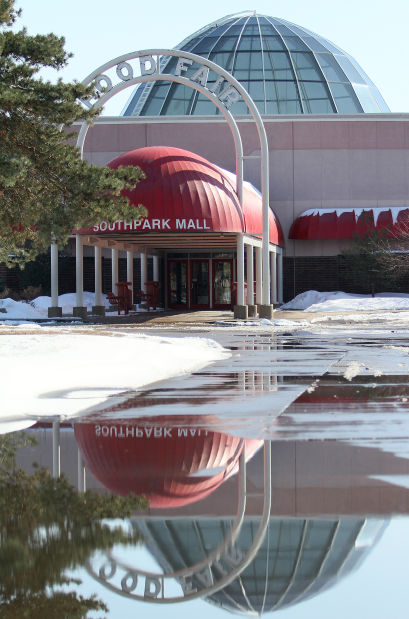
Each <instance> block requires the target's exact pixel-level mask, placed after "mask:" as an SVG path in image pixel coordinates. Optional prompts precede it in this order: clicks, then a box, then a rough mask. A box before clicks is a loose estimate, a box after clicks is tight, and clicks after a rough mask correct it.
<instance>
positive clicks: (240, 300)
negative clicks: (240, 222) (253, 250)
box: [237, 234, 244, 305]
mask: <svg viewBox="0 0 409 619" xmlns="http://www.w3.org/2000/svg"><path fill="white" fill-rule="evenodd" d="M237 305H244V236H243V235H242V234H238V235H237Z"/></svg>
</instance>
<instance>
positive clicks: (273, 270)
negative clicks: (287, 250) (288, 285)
mask: <svg viewBox="0 0 409 619" xmlns="http://www.w3.org/2000/svg"><path fill="white" fill-rule="evenodd" d="M270 276H271V302H272V303H273V304H274V303H277V253H276V252H275V251H272V252H271V253H270Z"/></svg>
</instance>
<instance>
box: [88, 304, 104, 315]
mask: <svg viewBox="0 0 409 619" xmlns="http://www.w3.org/2000/svg"><path fill="white" fill-rule="evenodd" d="M91 314H93V315H94V316H105V306H104V305H93V306H92V309H91Z"/></svg>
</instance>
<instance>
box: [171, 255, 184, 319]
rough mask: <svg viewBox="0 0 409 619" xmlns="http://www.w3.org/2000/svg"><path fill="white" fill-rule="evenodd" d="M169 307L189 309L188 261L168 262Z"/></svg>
mask: <svg viewBox="0 0 409 619" xmlns="http://www.w3.org/2000/svg"><path fill="white" fill-rule="evenodd" d="M168 306H169V307H174V308H184V307H185V308H187V307H188V299H187V260H168Z"/></svg>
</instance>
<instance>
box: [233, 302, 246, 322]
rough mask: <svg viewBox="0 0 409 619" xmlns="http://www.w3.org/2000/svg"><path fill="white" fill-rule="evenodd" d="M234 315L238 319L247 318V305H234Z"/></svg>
mask: <svg viewBox="0 0 409 619" xmlns="http://www.w3.org/2000/svg"><path fill="white" fill-rule="evenodd" d="M234 317H235V318H238V319H239V320H247V318H248V317H249V313H248V305H235V306H234Z"/></svg>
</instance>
